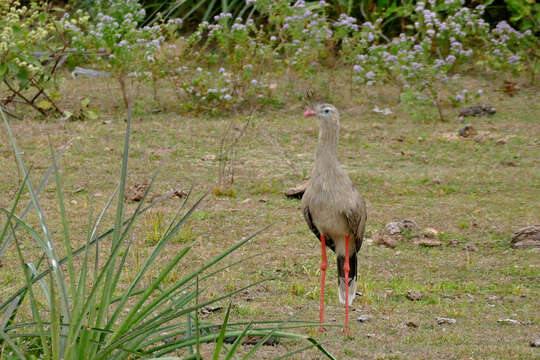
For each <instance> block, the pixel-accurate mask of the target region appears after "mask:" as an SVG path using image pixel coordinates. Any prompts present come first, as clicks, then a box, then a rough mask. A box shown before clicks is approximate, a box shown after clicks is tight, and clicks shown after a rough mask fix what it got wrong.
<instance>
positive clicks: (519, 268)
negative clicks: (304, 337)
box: [0, 77, 540, 359]
mask: <svg viewBox="0 0 540 360" xmlns="http://www.w3.org/2000/svg"><path fill="white" fill-rule="evenodd" d="M463 81H465V82H467V83H469V84H478V86H480V87H482V88H483V89H484V90H485V93H486V95H485V98H484V101H485V102H490V103H492V104H493V105H495V107H496V108H497V114H496V115H494V116H493V117H483V118H474V119H471V120H470V122H471V123H473V125H474V126H475V127H476V128H477V129H478V130H481V131H488V132H489V135H487V136H485V137H484V138H481V139H477V140H476V141H475V140H473V139H462V138H461V139H448V138H447V134H449V133H454V132H455V131H456V130H457V128H458V127H459V126H460V125H459V124H458V123H457V122H456V121H455V115H453V111H452V110H450V109H447V110H446V112H447V114H449V115H450V114H451V116H449V118H450V121H449V122H447V123H440V122H436V121H433V122H428V123H417V122H413V121H412V120H411V119H410V117H409V116H408V115H407V114H405V113H404V112H403V111H401V110H400V109H399V107H398V106H396V104H395V103H394V101H395V99H396V98H397V93H395V91H394V90H393V89H390V88H388V89H385V88H379V89H367V90H363V91H366V92H362V93H360V94H358V93H357V94H355V96H351V94H350V93H349V92H348V89H344V90H341V92H339V90H335V91H334V94H333V98H334V100H335V101H336V103H337V104H338V106H339V108H340V109H341V113H342V130H341V142H340V147H339V152H340V159H341V162H342V164H343V165H344V166H345V167H346V169H347V170H348V171H349V173H350V175H351V177H352V179H353V180H354V181H355V182H356V183H357V184H358V186H359V188H360V189H361V192H362V193H363V194H364V195H365V197H366V199H367V202H368V214H369V216H368V237H369V236H370V235H371V234H373V232H374V231H376V230H378V229H381V228H382V227H384V225H385V224H386V223H387V222H388V221H390V220H393V219H404V218H408V219H414V220H415V221H416V222H417V223H418V224H419V225H420V226H421V227H427V226H430V227H434V228H436V229H438V230H439V231H441V232H442V235H441V240H442V241H443V243H444V244H443V246H441V247H438V248H432V249H426V248H420V247H418V246H416V245H414V244H412V243H404V244H401V245H399V246H398V248H396V249H387V248H384V247H379V246H377V245H374V244H369V242H368V243H366V244H365V246H364V247H363V248H362V250H361V254H360V263H359V269H360V271H359V289H358V290H359V291H361V292H362V294H363V295H362V296H361V297H359V298H357V299H356V300H355V303H354V305H353V308H354V311H353V312H352V315H351V322H352V329H351V330H352V334H353V338H351V339H346V338H344V337H343V336H342V334H341V329H340V328H339V327H336V328H329V331H328V332H327V333H325V334H323V335H320V336H319V337H320V339H321V340H322V341H323V342H324V341H329V344H328V345H327V346H328V348H329V349H330V350H331V351H332V352H333V353H334V354H335V355H336V357H338V358H340V359H346V358H351V359H358V358H362V359H364V358H365V359H410V358H416V359H438V358H441V359H465V358H467V359H468V358H471V359H490V358H491V359H532V358H535V357H538V356H540V353H539V352H538V351H539V350H538V349H535V348H531V347H529V341H530V340H532V339H533V338H534V337H535V336H538V335H540V315H539V314H540V305H539V303H538V298H539V297H540V282H539V281H538V279H539V278H540V261H539V256H538V255H539V252H538V251H537V249H522V250H513V249H511V248H510V235H511V233H512V232H513V231H514V230H516V229H518V228H520V227H523V226H526V225H532V224H538V223H540V215H539V214H540V202H539V199H540V171H539V169H540V143H539V140H538V139H540V126H539V119H540V104H539V102H538V88H524V89H522V90H521V91H520V92H519V93H518V94H517V95H516V96H515V97H513V98H510V97H508V96H507V95H505V94H504V93H502V92H500V91H499V89H498V87H499V84H500V83H502V80H493V79H488V78H480V77H476V78H469V79H464V80H463ZM62 86H63V87H64V88H65V89H68V90H69V91H68V93H69V94H71V95H70V96H69V97H68V98H66V99H64V106H66V107H68V108H69V107H70V106H74V105H73V104H76V103H77V102H78V101H79V100H80V98H82V97H86V96H89V97H90V99H91V105H90V107H91V108H92V109H94V110H97V111H98V113H99V114H100V118H99V120H98V121H87V122H67V123H63V122H58V121H40V120H39V119H37V120H36V119H30V116H31V115H29V116H28V117H27V119H25V120H24V121H12V126H13V130H14V132H15V134H16V136H17V137H18V140H19V143H20V147H21V148H22V149H23V150H24V153H25V154H24V156H25V159H26V161H27V164H28V165H32V179H33V181H34V182H37V181H38V179H39V178H40V175H41V174H42V173H43V172H44V171H45V169H46V168H47V167H48V166H49V164H50V159H49V156H48V150H47V149H48V136H50V138H51V141H52V143H53V144H54V146H55V147H60V146H62V145H63V144H65V143H67V142H69V141H70V143H69V145H68V146H69V149H68V150H67V152H66V154H65V155H64V157H63V159H62V161H61V164H60V166H61V169H62V172H63V179H64V184H65V190H66V192H67V193H66V197H67V199H66V201H67V202H68V203H69V211H70V213H71V220H72V224H71V226H72V233H73V234H74V235H75V236H74V238H77V239H79V241H80V243H81V244H82V243H83V242H84V239H85V238H84V233H85V226H86V219H87V217H88V213H89V211H90V209H101V207H102V206H103V205H104V203H105V201H106V199H107V197H108V196H109V194H110V193H112V191H113V189H114V187H115V185H116V181H117V179H118V176H119V174H118V172H119V169H120V166H119V164H120V161H121V144H122V141H123V132H124V126H125V125H124V122H123V121H122V120H123V118H124V114H123V111H122V109H120V108H119V107H118V106H119V103H120V101H118V102H116V101H115V100H114V98H116V97H117V94H116V92H117V90H115V89H112V90H107V89H110V87H109V86H108V85H107V84H106V83H105V82H103V81H92V82H90V81H86V80H84V81H82V82H80V83H75V82H73V81H72V80H67V81H66V82H65V83H64V84H63V85H62ZM490 88H491V90H486V89H490ZM103 89H105V90H103ZM368 90H369V91H368ZM109 91H110V92H109ZM336 99H337V100H336ZM115 103H117V104H118V105H117V106H115ZM375 105H377V106H379V107H381V108H382V107H391V109H392V110H393V112H394V114H393V115H390V116H384V115H381V114H376V113H373V112H372V111H371V109H372V108H373V107H374V106H375ZM167 106H168V108H169V110H167V111H162V112H154V111H153V110H152V109H153V108H154V107H155V106H153V105H151V104H150V102H140V103H137V104H136V106H135V121H134V124H133V137H132V147H131V156H130V163H129V168H130V173H129V175H128V178H129V183H130V184H135V183H141V182H143V181H145V180H149V179H150V177H151V176H152V174H153V171H154V170H155V169H157V167H158V164H159V163H160V162H161V161H162V162H163V169H162V171H161V176H160V178H159V180H158V182H157V184H156V185H155V189H154V191H153V193H154V194H160V193H164V192H166V191H168V190H170V188H175V189H188V188H189V186H190V185H191V184H194V189H195V193H197V194H202V193H204V192H206V191H208V190H212V189H213V188H214V186H215V185H216V182H217V177H218V169H219V156H218V155H219V147H220V143H221V137H222V134H223V132H224V131H225V128H226V127H227V124H228V122H229V121H230V118H215V117H208V116H205V115H201V116H194V115H189V116H185V115H178V114H177V113H175V111H174V100H173V99H172V98H170V99H169V100H168V104H167ZM171 109H172V110H171ZM301 113H302V105H301V104H296V103H293V102H291V103H290V104H287V107H285V108H284V109H282V110H268V111H265V112H263V113H259V114H258V115H257V117H255V118H254V119H253V121H252V124H251V126H249V127H248V129H247V131H246V133H245V134H244V135H243V136H242V137H241V138H240V141H239V144H238V146H237V154H236V165H235V179H234V180H235V181H234V184H233V185H232V187H231V188H230V190H229V189H225V190H226V191H221V192H217V191H214V193H213V194H211V195H210V196H209V197H208V199H207V200H206V201H205V203H204V205H203V207H202V208H201V209H200V211H199V212H198V213H196V214H195V215H194V217H193V218H192V220H191V222H190V223H189V224H187V226H186V227H185V230H184V231H183V232H182V234H181V236H179V237H178V238H177V239H176V240H175V242H174V243H173V244H171V245H170V247H169V254H174V253H175V252H176V251H177V250H178V249H180V248H181V247H183V246H184V245H185V244H186V243H187V242H190V241H194V242H195V245H194V249H193V250H194V251H193V252H192V253H191V258H190V261H189V262H185V263H184V264H188V265H184V266H186V267H187V266H189V267H193V266H196V265H197V264H200V263H202V262H203V261H204V259H207V258H209V257H210V256H212V255H213V254H216V253H218V252H220V251H221V250H223V249H224V248H226V247H228V246H230V245H231V244H232V243H233V242H235V241H236V240H237V239H240V238H242V237H244V236H246V235H248V234H251V233H253V232H255V231H256V230H258V229H260V228H262V227H264V226H265V225H268V224H270V223H274V225H273V226H272V227H270V229H269V230H267V231H265V232H264V233H262V234H261V235H260V236H258V237H257V240H256V241H255V242H253V243H251V244H250V245H249V246H248V247H245V248H243V250H242V251H241V252H238V253H236V254H235V255H234V259H237V258H240V257H245V256H249V255H254V254H256V253H260V252H262V254H261V255H260V256H259V257H256V258H254V259H252V260H249V261H247V262H246V263H244V264H242V265H241V266H240V268H239V269H237V270H231V271H226V272H224V273H223V274H222V275H221V277H220V279H219V281H217V282H215V283H212V284H208V285H209V287H208V289H207V290H206V294H207V295H205V296H208V297H209V296H212V295H213V294H219V293H221V292H223V291H224V290H231V289H235V288H239V287H241V286H243V285H245V284H247V283H249V282H253V281H255V280H259V279H262V278H267V277H275V278H276V280H272V281H269V282H267V283H265V285H263V286H260V287H257V288H255V289H253V290H250V291H249V292H245V293H243V294H242V295H241V296H238V297H235V298H234V299H233V303H234V318H235V319H238V320H239V319H259V320H262V319H266V320H271V319H284V318H288V317H290V316H291V315H296V317H297V318H300V319H308V320H315V319H317V314H318V297H319V270H318V264H319V256H320V254H319V251H320V250H319V246H318V242H317V241H316V239H315V238H314V237H313V235H312V234H311V233H310V232H309V230H308V229H307V226H306V225H305V223H304V220H303V218H302V216H301V213H300V203H299V202H298V201H296V200H289V199H286V198H285V197H284V196H283V195H282V191H283V190H285V189H287V188H289V187H292V186H294V185H296V184H297V183H299V182H301V181H302V180H304V179H306V178H307V177H308V176H309V173H310V169H311V164H312V161H313V155H314V154H313V153H314V147H315V144H316V141H317V139H316V133H317V131H316V124H315V123H314V122H313V121H312V120H309V119H308V120H306V119H304V118H302V116H301ZM237 118H238V120H237V122H238V126H237V127H236V128H234V129H233V132H232V133H231V134H236V135H238V133H239V132H240V131H241V124H242V121H243V120H242V117H241V116H238V117H237ZM109 120H111V121H109ZM229 136H233V135H229ZM501 138H506V139H507V141H506V143H505V144H497V140H498V139H501ZM208 154H211V155H216V159H212V157H211V156H210V157H209V156H206V155H208ZM0 168H2V169H3V171H2V181H1V182H0V193H1V194H2V196H1V197H0V207H6V208H8V207H10V206H11V200H12V198H13V196H14V194H15V193H16V190H17V187H18V186H19V184H20V183H21V181H22V179H21V177H20V175H19V174H18V171H17V169H16V165H15V161H14V159H13V154H12V150H11V148H10V146H9V142H8V139H7V136H6V135H5V134H4V132H3V131H2V132H0ZM51 183H52V182H51ZM227 195H228V196H227ZM195 198H196V196H195V197H194V198H193V199H195ZM41 199H42V201H43V207H44V208H45V211H46V213H47V214H48V216H49V217H50V218H51V219H53V220H52V227H53V228H54V227H56V228H59V226H60V225H59V223H58V222H57V221H58V219H59V216H58V215H57V214H56V213H57V206H56V203H55V193H54V191H53V188H52V185H51V186H49V187H48V188H47V190H46V191H45V192H44V193H43V195H42V196H41ZM179 203H180V200H179V199H177V198H173V199H171V200H169V201H167V202H165V203H163V204H162V205H160V206H159V207H157V208H156V209H155V210H153V211H152V212H150V213H148V214H147V215H145V216H144V220H143V221H141V222H140V223H139V226H138V228H137V229H136V230H135V231H134V233H133V241H134V243H135V244H136V245H137V246H136V247H135V248H136V249H135V250H134V251H133V254H132V256H131V257H130V259H129V264H130V266H132V267H133V268H134V269H136V268H137V266H139V265H140V261H141V259H142V258H144V256H145V254H147V253H149V251H150V247H151V246H152V239H154V238H155V236H154V233H155V232H156V231H159V224H160V221H161V222H162V223H163V224H165V223H167V220H168V219H170V218H171V216H172V215H173V213H174V209H175V208H176V207H177V206H178V205H179ZM133 206H134V205H130V207H133ZM454 239H455V240H457V244H455V245H453V246H451V245H450V243H455V242H451V241H450V240H454ZM58 241H60V239H59V240H58ZM23 243H24V244H25V251H27V254H28V258H29V259H32V255H35V254H36V253H37V251H36V250H35V245H34V244H33V242H32V241H31V239H29V238H23ZM466 244H472V245H474V246H476V247H477V248H478V251H476V252H474V251H468V250H467V249H466V246H465V245H466ZM169 256H170V255H169ZM1 261H2V267H1V268H0V288H1V289H2V291H1V292H0V300H4V299H5V298H6V297H7V296H8V295H9V294H11V293H12V292H13V291H15V290H16V289H17V288H18V287H19V286H20V285H21V284H22V283H23V279H22V276H21V271H20V269H19V267H18V263H17V261H15V253H14V249H13V248H9V249H8V252H7V253H6V255H5V256H4V257H3V258H2V259H1ZM33 261H35V259H33ZM331 261H332V262H334V261H335V260H334V258H333V257H332V258H331ZM176 271H177V274H180V273H183V272H184V271H187V269H186V268H179V269H177V270H176ZM172 276H174V274H173V275H172ZM328 277H329V279H328V284H329V286H328V287H327V289H328V295H329V296H328V305H327V315H326V318H327V319H328V321H329V322H335V323H336V324H341V323H342V321H343V309H342V308H341V306H339V303H338V300H337V293H336V286H335V284H336V271H335V268H334V267H332V268H331V271H329V276H328ZM410 289H416V290H420V291H421V292H422V293H423V294H424V298H423V299H422V300H419V301H414V302H413V301H410V300H408V299H407V298H406V296H405V295H406V294H407V290H410ZM360 314H369V315H371V316H372V318H371V319H370V320H369V321H367V322H366V323H357V322H356V321H355V318H356V317H357V316H359V315H360ZM222 316H223V313H214V314H211V315H208V319H212V320H216V321H219V319H220V318H221V317H222ZM439 316H441V317H452V318H455V319H456V320H457V322H456V324H453V325H437V324H436V321H435V318H436V317H439ZM500 318H513V319H516V320H519V321H520V322H521V323H522V325H501V324H498V323H497V320H498V319H500ZM410 321H412V322H414V323H415V324H417V325H418V327H417V328H414V327H409V326H407V325H406V323H407V322H410ZM306 331H307V330H306ZM285 345H287V346H292V347H293V346H294V344H285ZM278 352H279V351H278V349H274V348H265V349H264V350H263V353H262V354H264V356H263V355H261V358H262V357H265V358H266V357H269V358H271V356H272V355H276V354H277V353H278ZM298 357H299V358H305V359H314V358H321V357H320V355H318V354H317V353H316V352H309V351H308V352H305V353H303V354H302V355H299V356H298Z"/></svg>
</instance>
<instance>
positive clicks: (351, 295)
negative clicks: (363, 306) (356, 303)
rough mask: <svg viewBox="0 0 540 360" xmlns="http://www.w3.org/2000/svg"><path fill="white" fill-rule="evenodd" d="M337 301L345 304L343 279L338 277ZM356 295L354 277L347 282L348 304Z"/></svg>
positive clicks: (350, 303)
mask: <svg viewBox="0 0 540 360" xmlns="http://www.w3.org/2000/svg"><path fill="white" fill-rule="evenodd" d="M338 288H339V302H340V303H342V304H343V305H345V279H343V278H339V285H338ZM355 296H356V279H352V281H351V282H350V284H349V306H351V305H352V302H353V300H354V297H355Z"/></svg>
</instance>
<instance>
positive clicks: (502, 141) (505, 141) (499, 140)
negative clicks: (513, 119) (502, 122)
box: [495, 138, 508, 145]
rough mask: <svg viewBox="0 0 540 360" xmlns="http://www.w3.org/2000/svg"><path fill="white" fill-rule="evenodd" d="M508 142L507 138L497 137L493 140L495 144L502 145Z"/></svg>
mask: <svg viewBox="0 0 540 360" xmlns="http://www.w3.org/2000/svg"><path fill="white" fill-rule="evenodd" d="M507 142H508V140H507V139H506V138H499V139H497V140H496V141H495V144H497V145H504V144H506V143H507Z"/></svg>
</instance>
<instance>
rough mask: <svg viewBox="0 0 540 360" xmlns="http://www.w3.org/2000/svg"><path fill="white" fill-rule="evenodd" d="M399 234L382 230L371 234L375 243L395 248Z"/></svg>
mask: <svg viewBox="0 0 540 360" xmlns="http://www.w3.org/2000/svg"><path fill="white" fill-rule="evenodd" d="M400 237H401V235H399V234H398V235H390V234H387V233H386V232H385V231H384V230H381V231H377V232H376V233H375V234H374V235H373V241H375V243H376V244H380V245H383V246H386V247H389V248H391V249H393V248H395V247H396V246H397V244H398V242H399V241H400Z"/></svg>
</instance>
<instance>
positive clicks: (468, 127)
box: [458, 124, 478, 137]
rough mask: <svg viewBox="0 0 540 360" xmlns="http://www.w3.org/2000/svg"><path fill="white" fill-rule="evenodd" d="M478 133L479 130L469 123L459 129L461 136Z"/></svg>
mask: <svg viewBox="0 0 540 360" xmlns="http://www.w3.org/2000/svg"><path fill="white" fill-rule="evenodd" d="M476 134H478V131H476V129H475V128H474V126H472V125H471V124H467V125H465V126H464V127H462V128H460V129H458V135H459V136H461V137H469V136H472V135H476Z"/></svg>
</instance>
